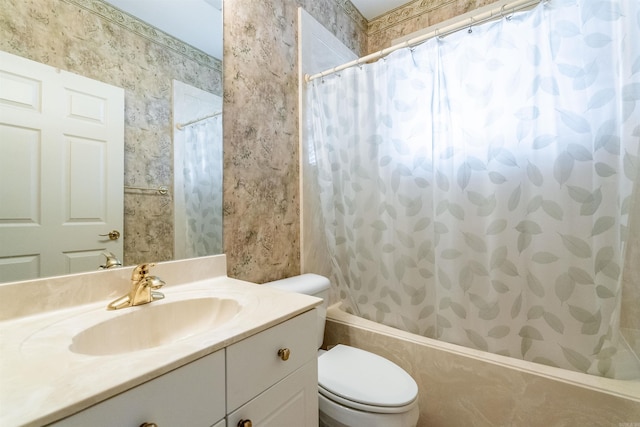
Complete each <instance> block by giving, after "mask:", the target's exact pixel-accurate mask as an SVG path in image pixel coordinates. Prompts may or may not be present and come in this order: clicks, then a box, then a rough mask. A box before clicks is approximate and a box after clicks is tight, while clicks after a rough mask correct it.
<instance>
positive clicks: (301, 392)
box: [227, 359, 318, 427]
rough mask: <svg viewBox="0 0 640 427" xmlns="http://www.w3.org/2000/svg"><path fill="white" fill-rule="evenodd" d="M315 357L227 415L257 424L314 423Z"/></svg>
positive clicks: (233, 422)
mask: <svg viewBox="0 0 640 427" xmlns="http://www.w3.org/2000/svg"><path fill="white" fill-rule="evenodd" d="M317 384H318V360H317V359H313V360H312V361H310V362H308V363H307V364H305V365H303V366H302V367H301V368H300V369H298V370H297V371H295V372H294V373H292V374H291V375H289V376H288V377H286V378H285V379H283V380H282V381H280V382H278V383H276V384H275V385H274V386H273V387H271V388H269V389H268V390H267V391H265V392H264V393H262V394H261V395H259V396H258V397H256V398H255V399H253V400H251V401H250V402H248V403H247V404H246V405H244V406H242V407H241V408H240V409H238V410H237V411H235V412H233V413H232V414H230V415H229V416H228V417H227V420H228V423H227V427H236V426H237V425H238V423H239V422H240V421H241V420H250V421H251V423H252V424H253V425H254V426H260V427H283V426H296V427H317V426H318V386H317Z"/></svg>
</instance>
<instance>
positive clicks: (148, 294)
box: [107, 264, 165, 310]
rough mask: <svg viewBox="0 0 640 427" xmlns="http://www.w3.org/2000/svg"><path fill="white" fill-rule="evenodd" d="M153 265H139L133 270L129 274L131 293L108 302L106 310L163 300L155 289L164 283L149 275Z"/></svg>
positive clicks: (161, 294)
mask: <svg viewBox="0 0 640 427" xmlns="http://www.w3.org/2000/svg"><path fill="white" fill-rule="evenodd" d="M154 265H155V264H140V265H139V266H137V267H136V268H134V269H133V273H132V274H131V291H130V292H129V293H128V294H127V295H124V296H122V297H120V298H118V299H116V300H114V301H112V302H110V303H109V305H107V310H118V309H120V308H126V307H133V306H136V305H142V304H147V303H150V302H152V301H155V300H159V299H162V298H164V294H163V293H161V292H157V291H156V289H160V288H161V287H163V286H164V284H165V283H164V281H162V279H160V278H159V277H158V276H151V275H149V269H150V268H151V267H153V266H154Z"/></svg>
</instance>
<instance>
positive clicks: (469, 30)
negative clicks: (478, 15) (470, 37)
mask: <svg viewBox="0 0 640 427" xmlns="http://www.w3.org/2000/svg"><path fill="white" fill-rule="evenodd" d="M472 26H473V17H470V18H469V29H468V30H467V33H469V34H471V33H473V30H472V29H471V27H472Z"/></svg>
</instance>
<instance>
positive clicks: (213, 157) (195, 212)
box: [182, 115, 222, 257]
mask: <svg viewBox="0 0 640 427" xmlns="http://www.w3.org/2000/svg"><path fill="white" fill-rule="evenodd" d="M185 132H186V137H185V147H184V163H185V167H184V168H183V171H182V173H183V174H184V199H185V200H184V202H185V208H186V212H185V213H186V215H185V221H186V223H185V224H184V226H185V229H186V232H185V237H186V239H185V240H186V242H185V246H186V248H185V254H186V256H187V257H198V256H205V255H211V254H218V253H222V233H221V231H222V168H221V165H222V116H220V115H218V116H215V117H212V118H209V119H207V120H205V121H203V122H200V123H197V124H193V125H190V126H187V127H186V128H185Z"/></svg>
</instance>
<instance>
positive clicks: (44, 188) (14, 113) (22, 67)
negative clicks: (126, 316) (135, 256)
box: [0, 52, 124, 282]
mask: <svg viewBox="0 0 640 427" xmlns="http://www.w3.org/2000/svg"><path fill="white" fill-rule="evenodd" d="M123 158H124V91H123V89H121V88H118V87H115V86H111V85H107V84H105V83H102V82H98V81H95V80H91V79H88V78H86V77H82V76H78V75H75V74H71V73H67V72H65V71H60V70H57V69H55V68H53V67H49V66H47V65H44V64H40V63H37V62H34V61H30V60H27V59H25V58H21V57H19V56H15V55H11V54H8V53H6V52H0V282H7V281H12V280H26V279H32V278H36V277H43V276H52V275H60V274H67V273H77V272H82V271H91V270H96V269H97V268H98V267H99V265H100V264H102V263H104V257H103V256H102V255H101V254H102V252H103V251H105V250H108V251H111V252H113V253H114V254H116V256H118V257H119V258H122V256H123V253H122V251H123V245H122V236H120V238H119V239H116V240H111V239H110V238H109V237H108V236H100V234H107V233H109V232H110V231H112V230H117V231H118V232H120V233H122V227H123V218H122V216H123V174H124V161H123Z"/></svg>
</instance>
